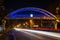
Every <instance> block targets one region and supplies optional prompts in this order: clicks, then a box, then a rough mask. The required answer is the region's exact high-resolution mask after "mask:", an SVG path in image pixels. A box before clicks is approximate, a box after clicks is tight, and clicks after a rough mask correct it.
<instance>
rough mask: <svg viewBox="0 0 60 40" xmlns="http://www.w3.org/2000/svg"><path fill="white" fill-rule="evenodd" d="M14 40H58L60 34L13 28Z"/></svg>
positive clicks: (59, 39)
mask: <svg viewBox="0 0 60 40" xmlns="http://www.w3.org/2000/svg"><path fill="white" fill-rule="evenodd" d="M14 29H15V31H13V32H12V35H14V40H60V36H59V35H60V33H53V32H46V31H37V30H30V29H18V28H14Z"/></svg>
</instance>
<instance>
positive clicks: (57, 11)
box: [56, 6, 59, 19]
mask: <svg viewBox="0 0 60 40" xmlns="http://www.w3.org/2000/svg"><path fill="white" fill-rule="evenodd" d="M58 13H59V7H58V6H57V7H56V14H57V19H58Z"/></svg>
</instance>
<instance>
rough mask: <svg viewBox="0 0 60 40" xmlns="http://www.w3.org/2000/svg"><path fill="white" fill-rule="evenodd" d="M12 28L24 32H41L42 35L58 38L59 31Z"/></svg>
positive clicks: (59, 35) (59, 36)
mask: <svg viewBox="0 0 60 40" xmlns="http://www.w3.org/2000/svg"><path fill="white" fill-rule="evenodd" d="M14 29H15V30H17V31H25V32H31V33H37V34H43V35H46V36H51V37H56V38H60V33H55V32H46V31H38V30H30V29H19V28H14Z"/></svg>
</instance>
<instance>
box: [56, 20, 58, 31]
mask: <svg viewBox="0 0 60 40" xmlns="http://www.w3.org/2000/svg"><path fill="white" fill-rule="evenodd" d="M57 23H58V22H57V21H56V22H55V30H57Z"/></svg>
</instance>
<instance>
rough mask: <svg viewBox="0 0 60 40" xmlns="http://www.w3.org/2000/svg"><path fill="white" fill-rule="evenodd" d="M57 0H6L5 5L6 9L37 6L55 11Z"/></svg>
mask: <svg viewBox="0 0 60 40" xmlns="http://www.w3.org/2000/svg"><path fill="white" fill-rule="evenodd" d="M57 3H58V2H57V0H5V1H4V5H5V8H6V9H13V10H16V9H19V8H24V7H37V8H42V9H45V10H48V11H50V12H52V13H54V12H55V8H56V6H57Z"/></svg>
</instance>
